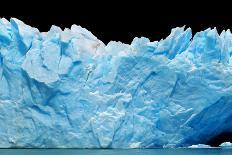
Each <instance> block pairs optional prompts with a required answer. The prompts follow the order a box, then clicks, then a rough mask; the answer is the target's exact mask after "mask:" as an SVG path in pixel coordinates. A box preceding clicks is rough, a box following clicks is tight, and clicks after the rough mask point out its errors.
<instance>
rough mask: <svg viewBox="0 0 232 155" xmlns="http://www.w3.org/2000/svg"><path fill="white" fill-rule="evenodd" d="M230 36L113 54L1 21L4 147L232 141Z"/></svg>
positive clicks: (78, 33) (84, 39)
mask: <svg viewBox="0 0 232 155" xmlns="http://www.w3.org/2000/svg"><path fill="white" fill-rule="evenodd" d="M231 54H232V34H231V32H230V31H229V30H228V31H223V32H222V33H221V34H220V35H219V34H218V33H217V31H216V29H207V30H205V31H201V32H198V33H196V34H195V35H194V36H193V37H192V32H191V29H190V28H188V29H185V28H184V27H181V28H175V29H173V30H172V31H171V34H170V35H169V36H168V37H167V38H166V39H164V40H160V41H159V42H158V41H154V42H151V41H149V39H147V38H144V37H142V38H135V39H134V40H133V42H132V43H131V44H130V45H128V44H123V43H121V42H114V41H111V42H109V43H108V44H107V45H105V44H104V43H103V42H101V41H100V40H98V39H97V38H96V37H95V36H94V35H93V34H92V33H91V32H89V31H88V30H86V29H84V28H82V27H80V26H77V25H73V26H72V27H71V29H64V30H63V31H62V30H61V29H60V28H59V27H56V26H52V27H51V29H50V31H49V32H39V30H38V29H36V28H33V27H30V26H28V25H26V24H24V23H23V22H22V21H19V20H18V19H15V18H12V19H11V20H10V21H7V20H6V19H4V18H2V19H0V122H1V123H0V147H1V148H7V147H39V148H54V147H55V148H56V147H61V148H63V147H64V148H154V147H178V146H190V145H194V144H199V143H206V142H207V140H209V139H210V138H212V137H213V136H216V135H217V134H220V133H222V132H225V131H227V132H230V131H231V132H232V110H231V109H232V95H231V94H232V60H231V59H232V57H231Z"/></svg>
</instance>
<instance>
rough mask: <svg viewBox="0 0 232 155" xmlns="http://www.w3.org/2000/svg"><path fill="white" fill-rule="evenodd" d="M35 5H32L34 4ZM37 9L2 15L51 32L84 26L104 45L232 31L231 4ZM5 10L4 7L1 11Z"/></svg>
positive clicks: (66, 5) (71, 5)
mask: <svg viewBox="0 0 232 155" xmlns="http://www.w3.org/2000/svg"><path fill="white" fill-rule="evenodd" d="M31 3H32V1H31ZM33 3H35V4H32V5H33V7H27V6H26V5H25V6H24V8H23V7H22V3H21V1H20V2H19V4H14V5H15V6H17V5H20V7H18V8H16V9H11V11H8V10H7V11H5V12H4V13H2V14H0V16H1V17H6V18H7V19H9V18H10V17H16V18H18V19H20V20H22V21H24V22H25V23H27V24H29V25H31V26H34V27H37V28H38V29H39V30H40V31H48V30H49V28H50V27H51V25H57V26H60V27H61V28H65V27H68V28H70V26H71V25H72V24H77V25H81V26H82V27H85V28H87V29H88V30H90V31H91V32H92V33H93V34H94V35H95V36H97V37H98V38H99V39H100V40H102V41H103V42H104V43H108V42H109V41H110V40H116V41H122V42H125V43H130V42H131V41H132V39H133V38H134V37H136V36H137V37H140V36H145V37H148V38H150V40H152V41H154V40H160V39H162V38H165V37H166V36H167V35H168V34H169V33H170V31H171V28H174V27H177V26H184V25H186V27H191V28H192V30H193V32H194V33H195V32H197V31H201V30H204V29H206V28H208V27H212V28H213V27H217V29H218V31H219V32H220V31H222V30H223V29H228V28H231V27H232V13H231V12H232V11H231V9H230V8H229V7H230V5H229V4H227V3H224V2H222V3H220V4H218V3H217V4H214V2H213V1H211V2H208V3H206V4H204V3H202V2H200V3H198V2H197V1H192V2H191V1H187V2H186V1H185V2H181V1H180V2H179V3H178V1H174V2H173V1H172V2H169V1H161V2H159V3H157V1H155V0H154V1H146V0H140V1H138V2H136V0H135V1H131V2H130V3H125V1H122V2H121V1H107V2H103V1H100V0H98V1H95V2H93V1H88V0H86V1H83V2H81V1H78V3H74V2H70V1H60V2H59V3H58V1H57V2H56V3H55V2H54V3H51V4H47V3H43V4H42V3H37V1H35V2H34V1H33ZM2 8H4V7H1V9H2Z"/></svg>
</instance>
